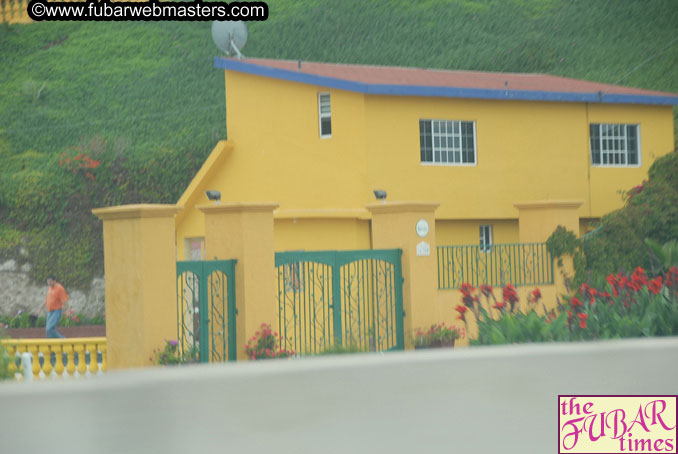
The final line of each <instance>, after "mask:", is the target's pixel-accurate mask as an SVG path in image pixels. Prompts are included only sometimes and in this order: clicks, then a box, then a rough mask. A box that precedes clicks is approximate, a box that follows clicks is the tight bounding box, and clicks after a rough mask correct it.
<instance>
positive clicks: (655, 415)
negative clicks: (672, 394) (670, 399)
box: [645, 400, 676, 449]
mask: <svg viewBox="0 0 678 454" xmlns="http://www.w3.org/2000/svg"><path fill="white" fill-rule="evenodd" d="M658 404H661V406H662V409H661V410H659V411H657V405H658ZM650 405H652V423H651V425H653V426H654V425H655V424H657V420H659V424H661V426H662V427H663V428H664V429H666V430H673V429H675V428H676V426H675V425H674V426H673V427H668V426H667V425H666V423H664V420H663V419H662V417H661V414H662V413H663V412H664V410H666V401H664V400H653V401H652V402H650V403H648V404H647V405H645V415H647V417H648V418H649V417H650V415H648V413H647V411H648V408H647V407H649V406H650ZM672 449H673V448H672Z"/></svg>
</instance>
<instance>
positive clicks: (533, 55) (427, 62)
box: [0, 0, 678, 277]
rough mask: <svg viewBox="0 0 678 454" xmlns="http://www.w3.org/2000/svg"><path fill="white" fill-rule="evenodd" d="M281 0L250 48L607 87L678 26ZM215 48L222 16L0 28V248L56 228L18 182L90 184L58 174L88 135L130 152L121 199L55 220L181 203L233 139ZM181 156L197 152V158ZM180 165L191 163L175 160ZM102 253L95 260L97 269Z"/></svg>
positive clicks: (467, 5)
mask: <svg viewBox="0 0 678 454" xmlns="http://www.w3.org/2000/svg"><path fill="white" fill-rule="evenodd" d="M269 5H270V17H269V20H267V21H265V22H254V23H250V24H249V32H250V36H249V42H248V44H247V46H246V47H245V49H244V53H245V54H246V55H248V56H254V57H272V58H289V59H299V58H301V59H304V60H313V61H328V62H350V63H370V64H383V65H402V66H419V67H433V68H453V69H477V70H491V71H514V72H541V73H552V74H558V75H564V76H570V77H578V78H585V79H591V80H597V81H603V82H610V83H612V82H617V81H618V80H619V79H621V78H622V77H623V76H624V75H625V74H627V73H628V72H629V71H631V70H632V69H633V68H635V67H636V66H637V65H638V64H640V63H641V62H643V61H644V60H645V59H646V58H648V57H649V56H651V55H652V54H654V53H655V52H657V51H658V50H660V49H661V48H662V47H664V46H665V45H666V44H668V43H669V42H670V41H671V40H672V39H674V38H675V30H676V29H678V7H676V1H675V0H644V1H636V0H624V1H621V0H614V1H605V0H593V1H592V0H488V1H472V0H459V1H451V0H436V1H434V0H418V1H414V2H413V1H411V0H408V1H405V0H390V1H388V0H371V1H369V2H365V1H363V0H342V1H341V2H336V1H333V0H304V1H300V0H272V1H269ZM216 54H217V50H216V48H215V47H214V45H213V44H212V40H211V36H210V23H200V22H194V23H190V22H156V23H151V22H148V23H143V22H141V23H133V22H129V23H93V22H91V23H70V22H62V23H56V22H55V23H36V24H31V25H26V26H11V27H9V26H2V25H0V250H1V249H2V248H3V245H4V246H7V245H9V244H16V238H17V233H16V231H17V229H20V230H31V229H38V230H39V229H43V228H44V227H45V226H49V225H51V223H52V221H50V219H52V218H49V217H45V216H43V217H39V216H38V215H37V214H35V215H34V216H33V217H30V216H29V217H27V218H26V219H22V220H21V222H19V221H18V219H17V216H16V214H15V213H17V212H18V209H19V208H22V207H23V208H27V209H28V210H29V212H35V213H39V212H41V211H42V210H47V211H49V210H52V209H53V207H52V206H51V205H50V204H54V203H55V202H56V204H57V205H58V204H59V202H60V200H56V201H52V200H49V197H44V196H45V194H40V193H36V194H35V196H34V197H33V198H32V199H31V198H30V197H27V200H19V196H17V195H16V193H17V191H19V190H21V191H22V192H23V191H24V190H26V188H27V187H30V185H31V184H37V185H44V182H45V181H51V180H55V181H57V182H59V185H60V186H63V187H69V188H72V190H73V191H76V192H77V191H86V190H87V187H85V186H83V185H82V184H80V183H76V182H74V181H71V180H63V182H64V183H63V184H62V183H61V182H62V179H64V178H66V177H64V176H63V175H62V174H60V173H59V171H60V170H61V169H59V168H58V166H57V160H58V155H59V154H60V153H61V152H63V151H64V150H67V149H68V147H71V146H77V145H80V146H81V147H82V146H84V145H85V144H89V149H90V150H93V151H95V152H96V149H97V146H94V145H92V144H93V143H99V142H105V144H106V145H105V146H104V148H106V149H107V153H109V154H104V156H107V157H110V156H111V154H110V153H113V155H114V156H117V157H122V160H121V161H120V162H122V164H121V165H122V166H123V167H124V169H126V170H125V172H126V173H125V172H123V173H124V175H126V178H127V179H128V181H127V180H125V181H126V183H125V184H121V183H120V182H119V181H120V179H119V178H118V179H116V178H117V173H116V172H117V170H116V169H111V168H109V169H107V170H106V171H107V172H109V174H110V178H108V179H105V178H104V177H103V176H102V178H101V183H99V184H100V186H101V185H103V186H104V187H103V188H102V187H100V188H99V190H100V192H104V193H105V192H106V191H109V192H110V193H116V194H117V195H116V197H113V198H106V197H104V198H103V199H102V198H99V199H94V200H86V201H77V200H75V201H74V200H72V199H73V198H72V197H71V198H69V203H68V204H67V203H64V204H63V206H61V205H60V206H59V210H60V211H58V210H57V211H55V216H54V217H55V218H56V219H61V218H62V217H64V218H69V217H74V219H84V218H85V217H86V216H88V212H87V209H89V205H91V204H97V203H99V204H100V203H102V200H103V201H104V202H105V201H107V200H112V201H124V202H174V201H176V199H177V198H178V196H179V195H180V193H181V191H182V190H183V188H184V187H185V184H186V183H187V182H188V181H189V179H190V177H191V176H192V173H193V172H194V171H195V170H196V167H197V166H198V165H199V163H200V162H201V160H202V159H204V157H205V156H206V155H207V154H208V153H209V151H211V149H212V147H213V146H214V144H215V143H216V141H217V140H218V139H220V138H223V137H225V135H226V131H225V113H224V87H223V73H221V71H218V70H216V69H214V68H213V66H212V58H213V56H214V55H216ZM677 67H678V43H675V44H674V45H673V46H671V47H670V48H668V49H666V50H665V51H663V52H661V53H660V54H659V55H658V56H657V57H656V58H654V59H653V60H652V61H650V62H649V63H647V64H646V65H644V66H643V67H641V68H640V69H639V70H637V71H635V72H634V73H632V74H631V75H629V76H628V77H626V78H624V79H623V80H622V82H621V83H622V84H623V85H631V86H638V87H643V88H649V89H657V90H665V91H673V92H678V71H676V69H675V68H677ZM163 153H166V154H163ZM167 153H169V154H167ZM185 156H189V157H191V159H189V160H187V161H189V162H187V163H183V160H184V159H182V158H183V157H185ZM163 159H164V160H163ZM176 161H182V162H181V163H180V164H176V166H175V165H174V164H173V163H176ZM156 162H157V163H161V165H154V163H156ZM107 164H108V162H105V163H104V166H106V165H107ZM170 169H171V170H172V172H170ZM176 173H178V174H179V175H178V176H177V177H173V176H172V175H174V174H176ZM124 175H123V176H124ZM69 185H70V186H69ZM106 185H108V186H106ZM29 199H30V200H29ZM45 199H47V201H45ZM78 222H83V221H81V220H79V221H78ZM78 222H73V221H71V222H70V224H69V220H68V219H65V220H62V221H59V225H60V226H61V228H60V229H57V231H55V232H54V233H53V235H56V236H57V237H59V236H64V238H66V236H68V235H69V233H68V231H69V229H72V228H73V225H75V226H77V225H78ZM76 228H77V227H76ZM70 235H71V236H73V235H72V233H71V234H70ZM94 236H96V234H94ZM69 241H75V239H73V238H71V240H69ZM87 241H88V243H87V244H85V245H84V246H83V245H82V244H81V243H82V241H80V242H79V243H77V244H76V245H77V247H78V248H80V249H82V251H81V254H80V259H79V262H78V264H74V265H73V266H76V267H83V268H85V267H87V268H88V269H92V268H97V267H99V266H100V263H99V260H95V257H96V256H99V255H100V254H97V253H95V252H96V251H92V249H97V248H98V247H99V243H98V241H97V239H96V238H93V239H89V240H87ZM74 244H75V243H74ZM43 246H44V244H43ZM43 249H44V247H43ZM36 250H39V251H42V249H40V248H38V249H36ZM55 257H56V256H55ZM50 260H52V261H54V260H56V259H50ZM93 260H94V261H95V262H97V263H95V264H94V266H88V264H91V262H92V261H93ZM47 262H49V260H48V261H47ZM49 265H50V264H49V263H45V266H46V267H49ZM45 269H46V268H45ZM76 271H77V270H76ZM38 274H39V273H38ZM76 274H77V273H76ZM36 277H39V275H36Z"/></svg>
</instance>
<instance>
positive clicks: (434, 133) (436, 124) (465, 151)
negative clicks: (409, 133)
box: [419, 120, 476, 165]
mask: <svg viewBox="0 0 678 454" xmlns="http://www.w3.org/2000/svg"><path fill="white" fill-rule="evenodd" d="M419 150H420V153H421V162H422V163H431V164H453V165H473V164H475V163H476V127H475V123H474V122H472V121H450V120H419Z"/></svg>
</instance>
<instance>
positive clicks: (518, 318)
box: [457, 267, 678, 345]
mask: <svg viewBox="0 0 678 454" xmlns="http://www.w3.org/2000/svg"><path fill="white" fill-rule="evenodd" d="M460 290H461V292H462V303H463V304H460V305H459V306H457V312H458V313H459V318H460V319H462V320H464V322H467V317H468V314H469V313H473V314H474V315H475V318H476V320H477V323H478V337H477V339H472V340H471V343H472V344H475V345H484V344H504V343H522V342H553V341H578V340H596V339H618V338H624V337H646V336H672V335H678V268H677V267H672V268H670V269H669V270H668V271H667V272H666V273H663V274H660V275H657V276H654V277H652V278H650V277H648V276H647V274H646V272H645V270H644V269H642V268H640V267H638V268H636V270H635V271H634V272H633V273H632V274H631V275H625V274H622V273H617V274H610V275H609V276H607V279H606V283H605V285H604V286H600V287H599V288H596V287H592V286H590V285H588V284H582V285H581V286H580V288H579V289H578V290H577V292H576V293H575V294H574V295H572V296H570V297H567V298H566V299H565V302H564V304H561V303H560V301H558V304H557V307H556V308H555V309H554V310H551V311H547V310H546V307H545V306H543V305H542V306H541V307H542V308H543V314H545V315H539V314H538V313H537V310H536V309H537V307H539V303H540V300H541V292H540V291H539V289H535V290H533V291H532V292H531V293H530V297H529V300H528V307H527V310H525V311H520V310H519V308H518V305H517V304H516V303H517V302H518V300H517V293H516V292H515V289H514V288H513V286H512V285H507V286H505V287H504V288H503V290H502V296H503V300H502V301H498V300H497V299H496V298H495V296H494V291H493V290H492V288H491V287H487V286H481V288H480V290H479V291H478V292H476V290H475V289H474V288H473V287H471V286H470V285H468V284H465V285H464V286H462V287H461V288H460Z"/></svg>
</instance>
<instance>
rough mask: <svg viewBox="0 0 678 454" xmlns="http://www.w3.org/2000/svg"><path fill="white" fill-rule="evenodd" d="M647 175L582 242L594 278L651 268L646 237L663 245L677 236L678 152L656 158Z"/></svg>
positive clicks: (587, 265)
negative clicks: (639, 267) (618, 207)
mask: <svg viewBox="0 0 678 454" xmlns="http://www.w3.org/2000/svg"><path fill="white" fill-rule="evenodd" d="M648 175H649V178H648V180H647V181H645V182H643V183H641V184H639V185H638V186H636V187H634V188H632V189H631V190H629V191H627V192H625V193H624V199H625V202H626V203H625V206H624V207H623V208H621V209H619V210H617V211H614V212H612V213H610V214H608V215H606V216H603V218H602V219H601V225H602V227H601V228H600V230H599V231H598V232H597V233H596V234H595V235H592V236H591V237H590V238H588V239H586V240H583V241H581V240H580V241H579V247H580V248H581V251H582V252H583V254H584V255H585V256H586V273H587V274H589V275H590V278H591V279H597V278H604V277H605V276H606V275H607V274H609V273H617V272H619V271H622V272H625V273H629V272H630V271H631V270H633V269H634V268H636V267H637V266H641V267H643V268H645V269H651V267H652V263H651V259H650V248H649V247H648V246H647V245H646V244H645V239H646V238H651V239H652V240H653V241H655V242H657V243H659V244H664V243H666V242H669V241H671V240H674V239H676V238H678V151H674V152H673V153H669V154H668V155H665V156H662V157H661V158H659V159H657V160H656V161H655V162H654V163H653V164H652V167H650V170H649V172H648ZM587 277H588V276H587ZM580 282H583V280H582V279H580Z"/></svg>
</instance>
